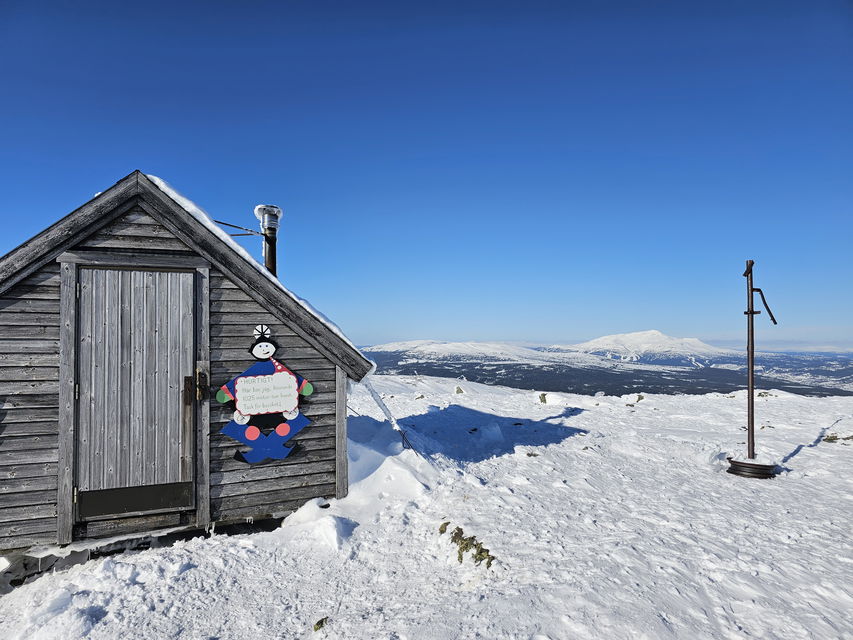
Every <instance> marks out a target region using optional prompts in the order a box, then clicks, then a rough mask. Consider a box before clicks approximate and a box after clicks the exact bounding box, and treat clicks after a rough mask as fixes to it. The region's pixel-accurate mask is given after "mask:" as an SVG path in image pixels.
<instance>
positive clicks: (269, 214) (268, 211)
mask: <svg viewBox="0 0 853 640" xmlns="http://www.w3.org/2000/svg"><path fill="white" fill-rule="evenodd" d="M281 215H282V214H281V208H279V207H277V206H275V205H274V204H259V205H258V206H256V207H255V217H256V218H257V219H258V220H260V222H261V229H278V221H279V219H280V218H281Z"/></svg>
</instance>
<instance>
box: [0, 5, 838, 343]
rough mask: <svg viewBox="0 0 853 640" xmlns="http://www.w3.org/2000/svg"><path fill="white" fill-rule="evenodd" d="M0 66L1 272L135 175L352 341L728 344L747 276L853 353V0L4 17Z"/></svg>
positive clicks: (61, 9)
mask: <svg viewBox="0 0 853 640" xmlns="http://www.w3.org/2000/svg"><path fill="white" fill-rule="evenodd" d="M0 68H2V75H0V134H2V135H0V176H2V177H0V187H2V188H0V223H2V225H3V229H4V232H3V234H2V238H0V253H4V252H6V251H8V250H10V249H12V248H13V247H15V246H16V245H18V244H19V243H21V242H23V241H25V240H26V239H28V238H29V237H31V236H32V235H34V234H35V233H37V232H38V231H40V230H41V229H42V228H43V227H45V226H47V225H48V224H50V223H52V222H53V221H55V220H56V219H58V218H59V217H61V216H63V215H65V214H66V213H68V212H69V211H71V210H73V209H74V208H76V207H77V206H79V205H80V204H82V203H84V202H85V201H87V200H88V199H89V198H91V197H92V195H93V194H94V193H95V192H97V191H101V190H103V189H105V188H107V187H108V186H110V185H111V184H113V183H114V182H115V181H117V180H118V179H120V178H121V177H123V176H124V175H126V174H128V173H130V172H131V171H132V170H134V169H137V168H138V169H141V170H142V171H144V172H146V173H153V174H156V175H159V176H161V177H163V178H164V179H166V180H167V181H169V182H170V183H171V184H172V185H173V186H174V187H175V188H177V189H178V190H179V191H181V192H182V193H184V194H185V195H186V196H187V197H189V198H191V199H192V200H194V201H196V202H197V203H198V204H199V205H201V206H202V207H203V208H205V209H207V210H208V211H209V212H210V213H211V214H213V216H214V217H216V218H218V219H221V220H222V219H224V220H227V221H231V222H234V223H236V224H245V225H247V226H248V225H253V224H254V223H255V220H254V217H253V216H252V207H253V206H254V205H255V204H257V203H260V202H271V203H275V204H278V205H280V206H281V207H282V208H283V209H284V210H285V218H284V221H283V231H282V236H283V237H282V240H281V245H280V255H281V257H280V262H279V264H280V273H281V276H282V279H283V281H284V282H285V284H286V285H287V286H289V287H290V288H291V289H292V290H293V291H295V292H296V293H297V294H299V295H301V296H303V297H305V298H307V299H309V300H310V301H311V302H312V303H313V304H314V305H315V306H316V307H318V308H319V309H321V310H322V311H323V312H324V313H326V314H327V315H328V316H330V317H331V318H332V319H334V320H335V321H336V322H337V323H338V324H339V325H340V326H341V327H342V328H343V330H344V331H345V332H346V333H347V334H348V335H349V336H350V337H351V338H352V339H353V340H354V341H356V342H357V343H358V344H369V343H379V342H387V341H392V340H403V339H414V338H435V339H447V340H527V341H535V342H568V341H579V340H584V339H589V338H593V337H596V336H599V335H603V334H608V333H622V332H628V331H636V330H645V329H651V328H655V329H660V330H661V331H664V332H665V333H669V334H671V335H675V336H690V337H699V338H701V339H704V340H707V341H711V342H715V341H716V342H717V343H722V342H723V341H727V340H728V341H732V344H735V345H738V344H741V343H742V342H743V340H744V338H743V337H742V336H743V333H744V325H745V322H744V316H743V313H742V312H743V310H744V308H745V297H746V296H745V282H744V278H743V277H741V273H742V271H743V266H744V260H745V259H747V258H752V259H754V260H756V263H757V264H756V286H760V287H763V288H764V289H765V291H766V294H767V297H768V301H769V302H770V304H771V307H772V308H773V311H774V312H775V313H776V315H777V317H778V319H779V321H780V325H779V326H778V327H772V326H771V325H770V323H769V321H768V320H767V319H766V318H765V317H764V316H760V317H759V325H758V326H759V329H760V331H759V336H758V341H759V347H761V346H762V345H763V346H771V345H782V344H790V345H794V343H798V345H799V346H802V345H804V344H808V345H816V346H820V345H837V346H845V347H853V180H851V178H853V3H851V2H849V1H847V0H814V1H809V2H803V1H802V0H797V1H794V2H785V1H780V0H772V1H767V2H761V1H753V2H741V1H731V2H726V1H721V2H711V3H707V2H705V3H699V2H683V1H678V2H659V1H656V2H636V1H633V2H627V1H626V2H607V1H604V2H569V1H563V2H539V1H536V0H533V1H531V0H527V1H524V2H521V1H516V2H501V1H499V0H492V1H489V2H482V3H480V2H465V1H462V2H437V1H434V0H433V1H430V2H421V3H415V2H399V1H389V2H373V1H371V0H359V1H358V2H353V1H346V2H329V1H325V0H317V1H311V2H305V1H297V0H289V1H285V0H280V1H277V2H263V1H252V2H216V1H207V2H169V3H158V2H144V3H125V2H109V3H106V2H104V3H100V4H99V3H96V2H76V3H72V2H63V3H51V2H37V3H30V2H23V1H19V2H10V1H8V0H0ZM243 240H245V239H243ZM244 244H245V245H246V246H247V247H249V248H250V249H251V250H253V252H254V253H255V254H256V255H259V254H260V247H259V245H257V243H256V241H255V239H254V238H251V239H249V241H248V242H245V243H244ZM256 245H257V246H256Z"/></svg>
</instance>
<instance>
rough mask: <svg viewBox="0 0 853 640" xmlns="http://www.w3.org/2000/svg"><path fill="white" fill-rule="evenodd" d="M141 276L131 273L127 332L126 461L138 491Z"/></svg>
mask: <svg viewBox="0 0 853 640" xmlns="http://www.w3.org/2000/svg"><path fill="white" fill-rule="evenodd" d="M144 282H145V280H144V276H143V273H142V272H140V271H131V272H130V310H131V332H130V362H129V368H130V382H129V384H130V394H129V403H128V407H129V408H128V411H129V413H130V415H129V420H130V430H129V434H128V436H129V439H130V442H131V446H130V451H131V455H130V459H129V461H128V465H129V470H128V485H127V486H129V487H139V486H142V485H144V484H145V477H144V473H145V467H144V464H143V459H142V450H143V440H142V431H143V422H142V409H143V406H144V399H145V386H144V384H143V377H142V374H143V371H144V368H145V307H144V293H143V286H144Z"/></svg>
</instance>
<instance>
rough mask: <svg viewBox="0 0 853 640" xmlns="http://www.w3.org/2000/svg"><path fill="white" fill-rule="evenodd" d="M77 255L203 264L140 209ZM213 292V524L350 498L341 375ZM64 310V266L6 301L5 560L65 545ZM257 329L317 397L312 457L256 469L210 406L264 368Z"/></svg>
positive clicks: (79, 528)
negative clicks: (61, 431)
mask: <svg viewBox="0 0 853 640" xmlns="http://www.w3.org/2000/svg"><path fill="white" fill-rule="evenodd" d="M74 249H75V250H92V251H99V252H104V251H108V252H117V253H122V254H123V255H126V256H128V260H129V261H130V260H135V259H136V258H138V256H140V255H143V254H145V253H147V252H153V253H157V254H160V255H164V254H169V255H172V256H187V257H189V256H196V255H197V254H196V253H195V252H193V251H192V250H191V249H190V248H189V247H188V246H187V245H185V244H184V243H183V242H181V241H180V240H178V239H177V238H176V237H175V236H174V235H173V234H172V233H171V232H170V231H169V230H168V229H167V228H166V227H165V226H163V225H162V224H160V223H159V222H157V221H156V220H155V219H154V218H153V217H151V216H150V215H149V214H147V213H145V212H144V211H142V210H141V209H139V208H136V209H132V210H131V211H130V212H129V213H127V214H125V215H123V216H122V217H120V218H119V219H118V220H117V221H115V222H112V223H110V224H109V225H107V226H106V227H104V228H103V229H102V230H100V231H98V232H97V233H95V234H93V235H92V236H90V237H88V238H86V239H84V240H82V241H81V242H80V243H79V244H77V245H76V246H75V247H74ZM208 283H209V291H210V305H209V335H210V385H211V402H210V431H209V433H210V446H209V454H210V462H209V464H210V469H209V470H210V486H209V506H210V519H211V520H212V521H220V522H221V521H236V520H243V519H261V518H264V517H269V516H272V515H281V514H285V513H287V512H289V511H292V510H294V509H297V508H298V507H299V506H301V505H302V504H303V503H304V502H305V501H306V500H308V499H311V498H314V497H332V496H334V495H335V494H336V490H337V492H338V493H340V492H341V490H342V487H343V490H344V491H345V490H346V489H345V488H346V483H345V482H343V484H342V483H341V482H340V480H339V479H337V478H336V466H337V465H338V464H340V462H337V463H336V452H337V451H338V448H339V447H340V444H341V429H340V428H338V429H337V430H336V416H337V420H338V422H340V420H341V410H340V407H338V406H337V403H336V397H337V398H341V397H344V402H345V396H342V395H341V382H340V381H338V382H337V383H336V367H335V364H334V363H332V362H331V361H330V360H328V359H327V358H326V357H325V356H323V355H322V354H321V353H320V352H319V351H317V349H316V348H314V347H313V346H312V345H311V344H309V342H308V341H306V340H305V339H303V338H302V337H300V335H298V333H297V332H295V331H294V330H293V329H292V328H291V327H290V326H287V325H285V324H284V323H282V322H280V321H278V320H277V319H276V318H275V317H274V316H273V315H272V314H271V313H270V312H269V311H268V310H267V309H266V308H265V307H264V306H263V305H261V304H259V303H258V302H256V301H255V300H254V299H253V298H252V297H250V296H249V295H248V294H247V293H245V292H244V291H243V289H242V288H241V287H240V286H239V285H238V283H236V282H235V281H233V280H232V279H231V278H229V277H228V276H227V275H225V274H222V273H219V272H218V271H216V270H215V269H211V270H210V278H209V280H208ZM59 301H60V275H59V265H57V264H55V263H51V264H48V265H47V266H45V267H43V268H41V269H39V270H38V271H37V272H34V273H32V274H30V275H29V276H27V277H26V278H25V279H24V280H22V281H21V282H19V283H17V284H16V285H15V286H14V287H12V288H11V289H9V290H8V291H7V292H6V293H5V294H4V295H3V296H2V297H0V549H11V548H17V547H24V546H29V545H33V544H39V543H52V542H55V541H56V536H57V519H56V512H57V478H58V471H57V460H58V452H57V440H58V411H59V410H58V406H59V397H58V388H59V335H60V316H59ZM197 315H201V314H197ZM258 324H266V325H268V326H270V327H271V329H272V331H273V337H274V338H275V340H276V342H277V343H278V344H279V346H280V349H279V350H278V352H277V353H276V354H275V357H276V359H278V360H280V361H282V362H283V363H284V364H285V365H286V366H288V367H289V368H290V369H291V370H293V371H294V372H296V373H298V374H299V375H301V376H303V377H304V378H306V379H307V380H308V381H310V382H311V383H312V384H313V385H314V389H315V391H314V394H313V395H312V396H310V397H308V398H304V397H303V398H301V399H300V410H301V411H302V412H303V413H304V414H305V415H306V417H308V419H309V420H311V424H310V425H309V426H308V427H307V428H306V429H304V430H303V431H302V432H301V433H299V434H298V435H297V436H296V437H295V440H296V441H297V442H299V444H300V445H301V447H302V451H300V452H298V454H294V456H293V459H292V460H290V459H287V460H283V461H278V462H267V463H264V464H260V465H250V464H247V463H245V462H239V461H237V460H235V459H234V454H235V452H236V451H237V450H240V449H243V450H245V449H246V448H245V447H243V445H241V444H240V443H238V442H235V441H234V440H232V439H230V438H227V437H225V436H222V435H221V434H220V433H219V430H220V429H221V428H222V426H224V425H225V424H226V423H227V422H228V420H230V413H231V412H230V411H229V410H228V409H226V408H225V407H223V406H222V405H219V404H218V403H217V402H216V401H215V400H213V399H212V398H213V396H214V395H215V392H216V390H217V389H218V388H219V387H220V386H221V385H222V384H224V383H225V382H227V381H228V380H230V379H231V378H233V377H234V376H236V375H238V374H240V373H242V372H243V371H244V370H245V369H246V368H247V367H248V366H250V365H251V364H253V363H254V362H255V360H254V359H253V358H252V356H251V355H250V354H249V353H248V347H249V346H250V344H251V342H252V340H253V336H252V331H253V329H254V327H255V325H258ZM336 392H337V394H336ZM344 415H345V414H344ZM199 459H201V458H199ZM344 472H345V469H344ZM336 480H337V482H336ZM188 517H189V514H157V515H151V516H146V517H129V518H116V519H110V520H101V521H95V522H88V523H85V524H76V525H75V526H74V538H75V539H81V538H97V537H103V536H108V535H116V534H119V533H121V534H124V533H134V532H147V531H151V530H154V529H160V528H163V527H172V526H191V525H192V524H193V521H192V520H191V519H188Z"/></svg>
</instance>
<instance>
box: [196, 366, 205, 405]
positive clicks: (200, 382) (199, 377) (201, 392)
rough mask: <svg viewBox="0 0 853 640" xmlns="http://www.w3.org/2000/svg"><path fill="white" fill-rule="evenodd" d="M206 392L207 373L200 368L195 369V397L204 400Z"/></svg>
mask: <svg viewBox="0 0 853 640" xmlns="http://www.w3.org/2000/svg"><path fill="white" fill-rule="evenodd" d="M206 392H207V374H206V373H205V372H204V371H202V370H201V369H196V370H195V394H196V395H195V397H196V400H204V399H205V397H206V395H205V394H206Z"/></svg>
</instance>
